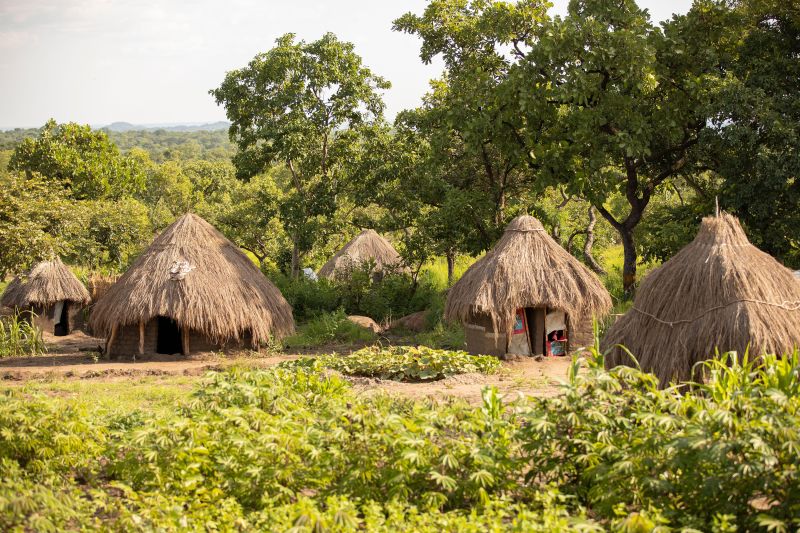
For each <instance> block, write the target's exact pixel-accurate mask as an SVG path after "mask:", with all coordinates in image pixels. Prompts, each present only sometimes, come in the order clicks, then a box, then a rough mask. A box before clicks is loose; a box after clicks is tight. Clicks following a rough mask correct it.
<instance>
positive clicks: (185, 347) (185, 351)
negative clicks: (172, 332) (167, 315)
mask: <svg viewBox="0 0 800 533" xmlns="http://www.w3.org/2000/svg"><path fill="white" fill-rule="evenodd" d="M181 331H182V332H183V343H182V344H183V355H189V328H188V327H187V326H184V327H183V328H181Z"/></svg>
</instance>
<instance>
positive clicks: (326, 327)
mask: <svg viewBox="0 0 800 533" xmlns="http://www.w3.org/2000/svg"><path fill="white" fill-rule="evenodd" d="M377 339H378V336H377V335H376V334H375V333H374V332H373V331H371V330H369V329H366V328H363V327H361V326H359V325H358V324H354V323H353V322H351V321H350V320H348V318H347V315H346V314H345V313H344V311H342V310H341V309H339V310H337V311H335V312H333V313H326V314H322V315H319V316H317V317H316V318H312V319H311V320H309V321H308V322H306V323H305V324H303V325H302V326H300V327H299V328H298V330H297V333H296V334H294V335H292V336H291V337H288V338H286V339H284V340H283V345H284V346H285V347H286V348H287V349H294V348H314V347H316V346H323V345H326V344H332V343H342V344H363V343H370V342H375V341H376V340H377Z"/></svg>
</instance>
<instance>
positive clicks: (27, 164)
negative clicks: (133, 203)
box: [9, 119, 144, 200]
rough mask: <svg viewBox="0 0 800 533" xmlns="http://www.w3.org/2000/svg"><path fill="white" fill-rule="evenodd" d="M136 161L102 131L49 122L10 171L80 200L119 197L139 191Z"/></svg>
mask: <svg viewBox="0 0 800 533" xmlns="http://www.w3.org/2000/svg"><path fill="white" fill-rule="evenodd" d="M138 163H139V161H138V159H136V158H132V157H127V156H124V155H122V154H120V152H119V149H117V147H116V146H115V145H114V144H113V143H112V142H111V141H109V140H108V136H107V135H106V133H105V132H102V131H93V130H92V129H91V127H89V126H81V125H79V124H75V123H69V124H62V125H59V124H56V122H55V121H54V120H52V119H51V120H49V121H48V122H47V124H45V125H44V127H43V128H42V130H41V131H40V133H39V136H38V137H37V138H35V139H31V138H26V139H23V140H22V142H20V143H19V144H18V145H17V147H16V149H15V150H14V153H13V155H12V156H11V160H10V161H9V169H11V170H16V171H20V172H25V173H26V174H27V175H29V176H31V175H33V174H34V173H38V174H40V175H41V176H43V177H45V178H47V179H49V180H51V181H52V182H54V183H57V184H59V185H60V186H62V187H63V188H64V189H66V190H68V191H69V192H70V194H71V195H72V197H73V198H75V199H78V200H85V199H98V198H120V197H122V196H124V195H127V194H131V193H134V192H137V191H138V190H140V189H141V187H142V185H143V183H144V173H143V171H142V168H141V166H140V165H139V164H138Z"/></svg>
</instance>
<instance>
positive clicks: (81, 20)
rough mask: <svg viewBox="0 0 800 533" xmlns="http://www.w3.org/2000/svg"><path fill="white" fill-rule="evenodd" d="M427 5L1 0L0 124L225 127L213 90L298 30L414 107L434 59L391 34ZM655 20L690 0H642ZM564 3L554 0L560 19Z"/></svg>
mask: <svg viewBox="0 0 800 533" xmlns="http://www.w3.org/2000/svg"><path fill="white" fill-rule="evenodd" d="M426 3H427V2H426V0H400V1H398V0H290V1H287V0H0V73H1V75H0V128H10V127H38V126H41V125H43V124H44V123H45V122H46V121H47V119H49V118H51V117H52V118H54V119H56V120H57V121H58V122H69V121H75V122H80V123H85V124H91V125H93V126H102V125H105V124H108V123H111V122H116V121H124V122H131V123H134V124H167V123H198V122H199V123H202V122H214V121H217V120H225V111H224V109H223V108H221V107H218V106H217V105H216V103H215V102H214V100H213V98H212V97H211V96H210V95H209V94H208V91H209V90H210V89H212V88H215V87H217V86H218V85H219V84H220V83H221V82H222V80H223V78H224V76H225V73H226V72H227V71H229V70H233V69H236V68H240V67H243V66H245V65H246V64H247V63H248V62H249V61H250V60H251V59H252V58H253V57H254V56H255V55H256V54H258V53H260V52H265V51H267V50H269V49H270V48H271V47H272V45H273V43H274V41H275V39H276V38H277V37H279V36H280V35H283V34H284V33H288V32H293V33H296V34H297V35H298V37H299V38H301V39H305V40H307V41H312V40H315V39H317V38H319V37H320V36H321V35H322V34H324V33H325V32H328V31H331V32H334V33H335V34H337V35H338V37H339V38H340V39H342V40H346V41H350V42H352V43H354V44H355V48H356V52H357V53H358V54H360V55H361V56H362V58H363V59H364V63H365V64H366V65H367V66H368V67H370V68H371V69H372V70H373V72H375V73H376V74H379V75H381V76H383V77H385V78H387V79H388V80H389V81H391V83H392V88H391V89H389V90H388V91H387V92H386V93H385V94H384V100H385V102H386V107H387V116H388V117H389V118H390V119H391V118H393V117H394V115H395V114H396V113H397V112H398V111H400V110H402V109H406V108H412V107H416V106H417V105H418V104H419V102H420V99H421V97H422V95H423V94H424V93H425V92H426V90H427V88H428V80H430V79H431V78H435V77H437V76H438V75H439V74H440V73H441V70H442V64H441V62H437V61H434V63H433V64H431V65H424V64H423V63H422V62H421V61H420V59H419V46H420V41H419V40H418V39H417V38H416V37H414V36H411V35H405V34H401V33H398V32H393V31H392V30H391V26H392V21H393V20H394V19H396V18H397V17H399V16H400V15H402V14H403V13H405V12H408V11H412V12H415V13H422V11H423V10H424V8H425V5H426ZM639 3H640V5H642V6H643V7H646V8H648V9H649V10H650V14H651V16H652V18H653V20H656V21H660V20H664V19H667V18H669V17H670V15H671V13H673V12H677V13H685V12H686V11H687V10H688V9H689V6H690V5H691V1H690V0H674V1H669V0H640V1H639ZM566 4H567V0H555V1H554V7H553V11H554V12H555V13H564V12H565V10H566Z"/></svg>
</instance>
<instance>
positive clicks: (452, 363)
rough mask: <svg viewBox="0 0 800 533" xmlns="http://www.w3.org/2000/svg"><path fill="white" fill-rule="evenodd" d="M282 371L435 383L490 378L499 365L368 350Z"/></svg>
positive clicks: (424, 350)
mask: <svg viewBox="0 0 800 533" xmlns="http://www.w3.org/2000/svg"><path fill="white" fill-rule="evenodd" d="M280 366H281V367H283V368H301V369H307V370H315V371H316V370H321V369H324V368H330V369H332V370H336V371H338V372H341V373H342V374H346V375H348V376H363V377H370V378H380V379H390V380H394V381H412V382H413V381H435V380H439V379H444V378H447V377H450V376H454V375H456V374H467V373H470V372H481V373H483V374H493V373H495V372H497V370H498V369H499V368H500V366H501V363H500V361H499V360H498V359H497V358H496V357H492V356H489V355H470V354H468V353H467V352H463V351H451V350H437V349H434V348H428V347H427V346H417V347H414V346H392V347H389V348H382V347H380V346H370V347H368V348H363V349H361V350H358V351H356V352H353V353H351V354H350V355H336V354H331V355H322V356H319V357H306V358H303V359H297V360H294V361H285V362H283V363H280Z"/></svg>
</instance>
